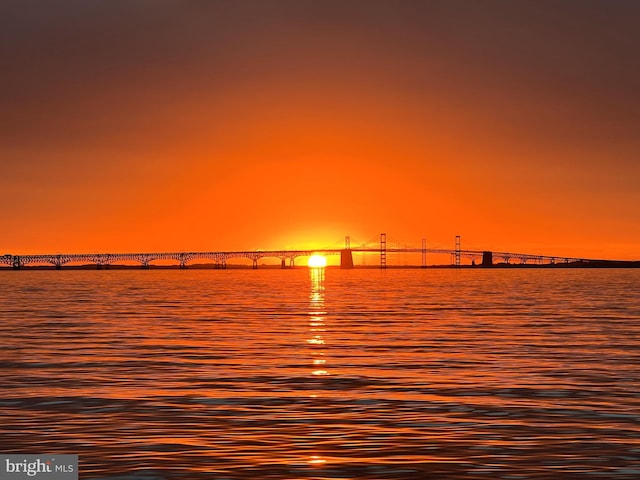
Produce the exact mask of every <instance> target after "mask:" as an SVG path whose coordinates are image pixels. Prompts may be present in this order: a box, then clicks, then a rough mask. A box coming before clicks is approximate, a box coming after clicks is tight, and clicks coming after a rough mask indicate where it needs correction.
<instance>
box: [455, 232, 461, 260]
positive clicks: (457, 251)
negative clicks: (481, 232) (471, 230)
mask: <svg viewBox="0 0 640 480" xmlns="http://www.w3.org/2000/svg"><path fill="white" fill-rule="evenodd" d="M454 255H455V266H456V267H459V266H460V235H456V249H455V254H454Z"/></svg>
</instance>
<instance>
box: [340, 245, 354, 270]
mask: <svg viewBox="0 0 640 480" xmlns="http://www.w3.org/2000/svg"><path fill="white" fill-rule="evenodd" d="M340 268H353V255H352V254H351V249H347V248H345V249H344V250H340Z"/></svg>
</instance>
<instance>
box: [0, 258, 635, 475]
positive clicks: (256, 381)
mask: <svg viewBox="0 0 640 480" xmlns="http://www.w3.org/2000/svg"><path fill="white" fill-rule="evenodd" d="M0 319H1V320H0V346H1V349H0V367H1V369H0V385H1V387H0V388H1V390H0V391H1V397H0V442H1V443H0V444H1V447H0V451H2V452H3V453H17V452H20V453H59V454H61V453H70V454H74V453H77V454H79V455H80V467H81V468H80V472H81V474H80V478H82V479H96V478H109V479H115V478H117V479H146V480H151V479H170V478H179V479H209V478H211V479H236V478H237V479H245V478H246V479H347V478H363V479H388V478H391V479H423V478H433V479H440V478H443V479H456V478H460V479H469V478H472V479H529V478H576V479H577V478H580V479H583V478H594V479H611V478H629V479H632V478H633V479H637V478H640V368H639V366H640V271H639V270H616V269H611V270H609V269H607V270H604V269H602V270H582V269H580V270H578V269H576V270H565V269H562V270H561V269H554V270H548V269H536V270H530V269H526V270H520V269H518V270H499V269H495V270H482V269H476V270H432V269H429V270H420V269H416V270H387V271H379V270H365V271H363V270H353V271H343V270H334V269H328V270H327V271H326V272H324V271H323V270H313V271H311V272H309V271H307V270H306V269H295V270H285V271H280V270H257V271H251V270H226V271H221V270H186V271H177V270H150V271H137V270H136V271H114V270H110V271H105V270H102V271H64V270H63V271H20V272H11V271H6V272H0Z"/></svg>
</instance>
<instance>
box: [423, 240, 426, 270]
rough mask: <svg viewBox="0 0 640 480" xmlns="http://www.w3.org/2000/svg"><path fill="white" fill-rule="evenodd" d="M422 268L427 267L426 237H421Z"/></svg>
mask: <svg viewBox="0 0 640 480" xmlns="http://www.w3.org/2000/svg"><path fill="white" fill-rule="evenodd" d="M422 268H427V239H426V238H423V239H422Z"/></svg>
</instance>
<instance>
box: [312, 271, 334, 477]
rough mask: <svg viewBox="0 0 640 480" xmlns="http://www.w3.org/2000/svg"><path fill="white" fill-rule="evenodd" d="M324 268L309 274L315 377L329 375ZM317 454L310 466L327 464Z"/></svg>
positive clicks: (313, 395) (313, 370)
mask: <svg viewBox="0 0 640 480" xmlns="http://www.w3.org/2000/svg"><path fill="white" fill-rule="evenodd" d="M324 275H325V269H324V268H310V269H309V276H310V279H311V291H310V293H309V313H308V318H309V320H308V322H309V326H308V328H309V334H310V338H309V339H308V340H307V344H308V345H309V348H310V353H311V366H312V368H311V371H310V373H311V375H312V377H313V378H319V377H322V376H324V375H329V371H328V369H327V365H326V364H327V359H326V358H325V351H324V347H325V333H326V325H325V317H326V315H327V312H326V310H325V305H324ZM320 396H321V395H320V394H319V392H315V393H312V394H310V395H309V397H310V398H312V399H314V400H315V399H318V398H319V397H320ZM314 453H315V455H309V456H308V459H307V463H308V465H310V466H315V467H322V466H324V465H325V464H326V462H327V461H326V460H325V459H324V458H323V457H322V456H320V455H318V454H317V451H316V452H314Z"/></svg>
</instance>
